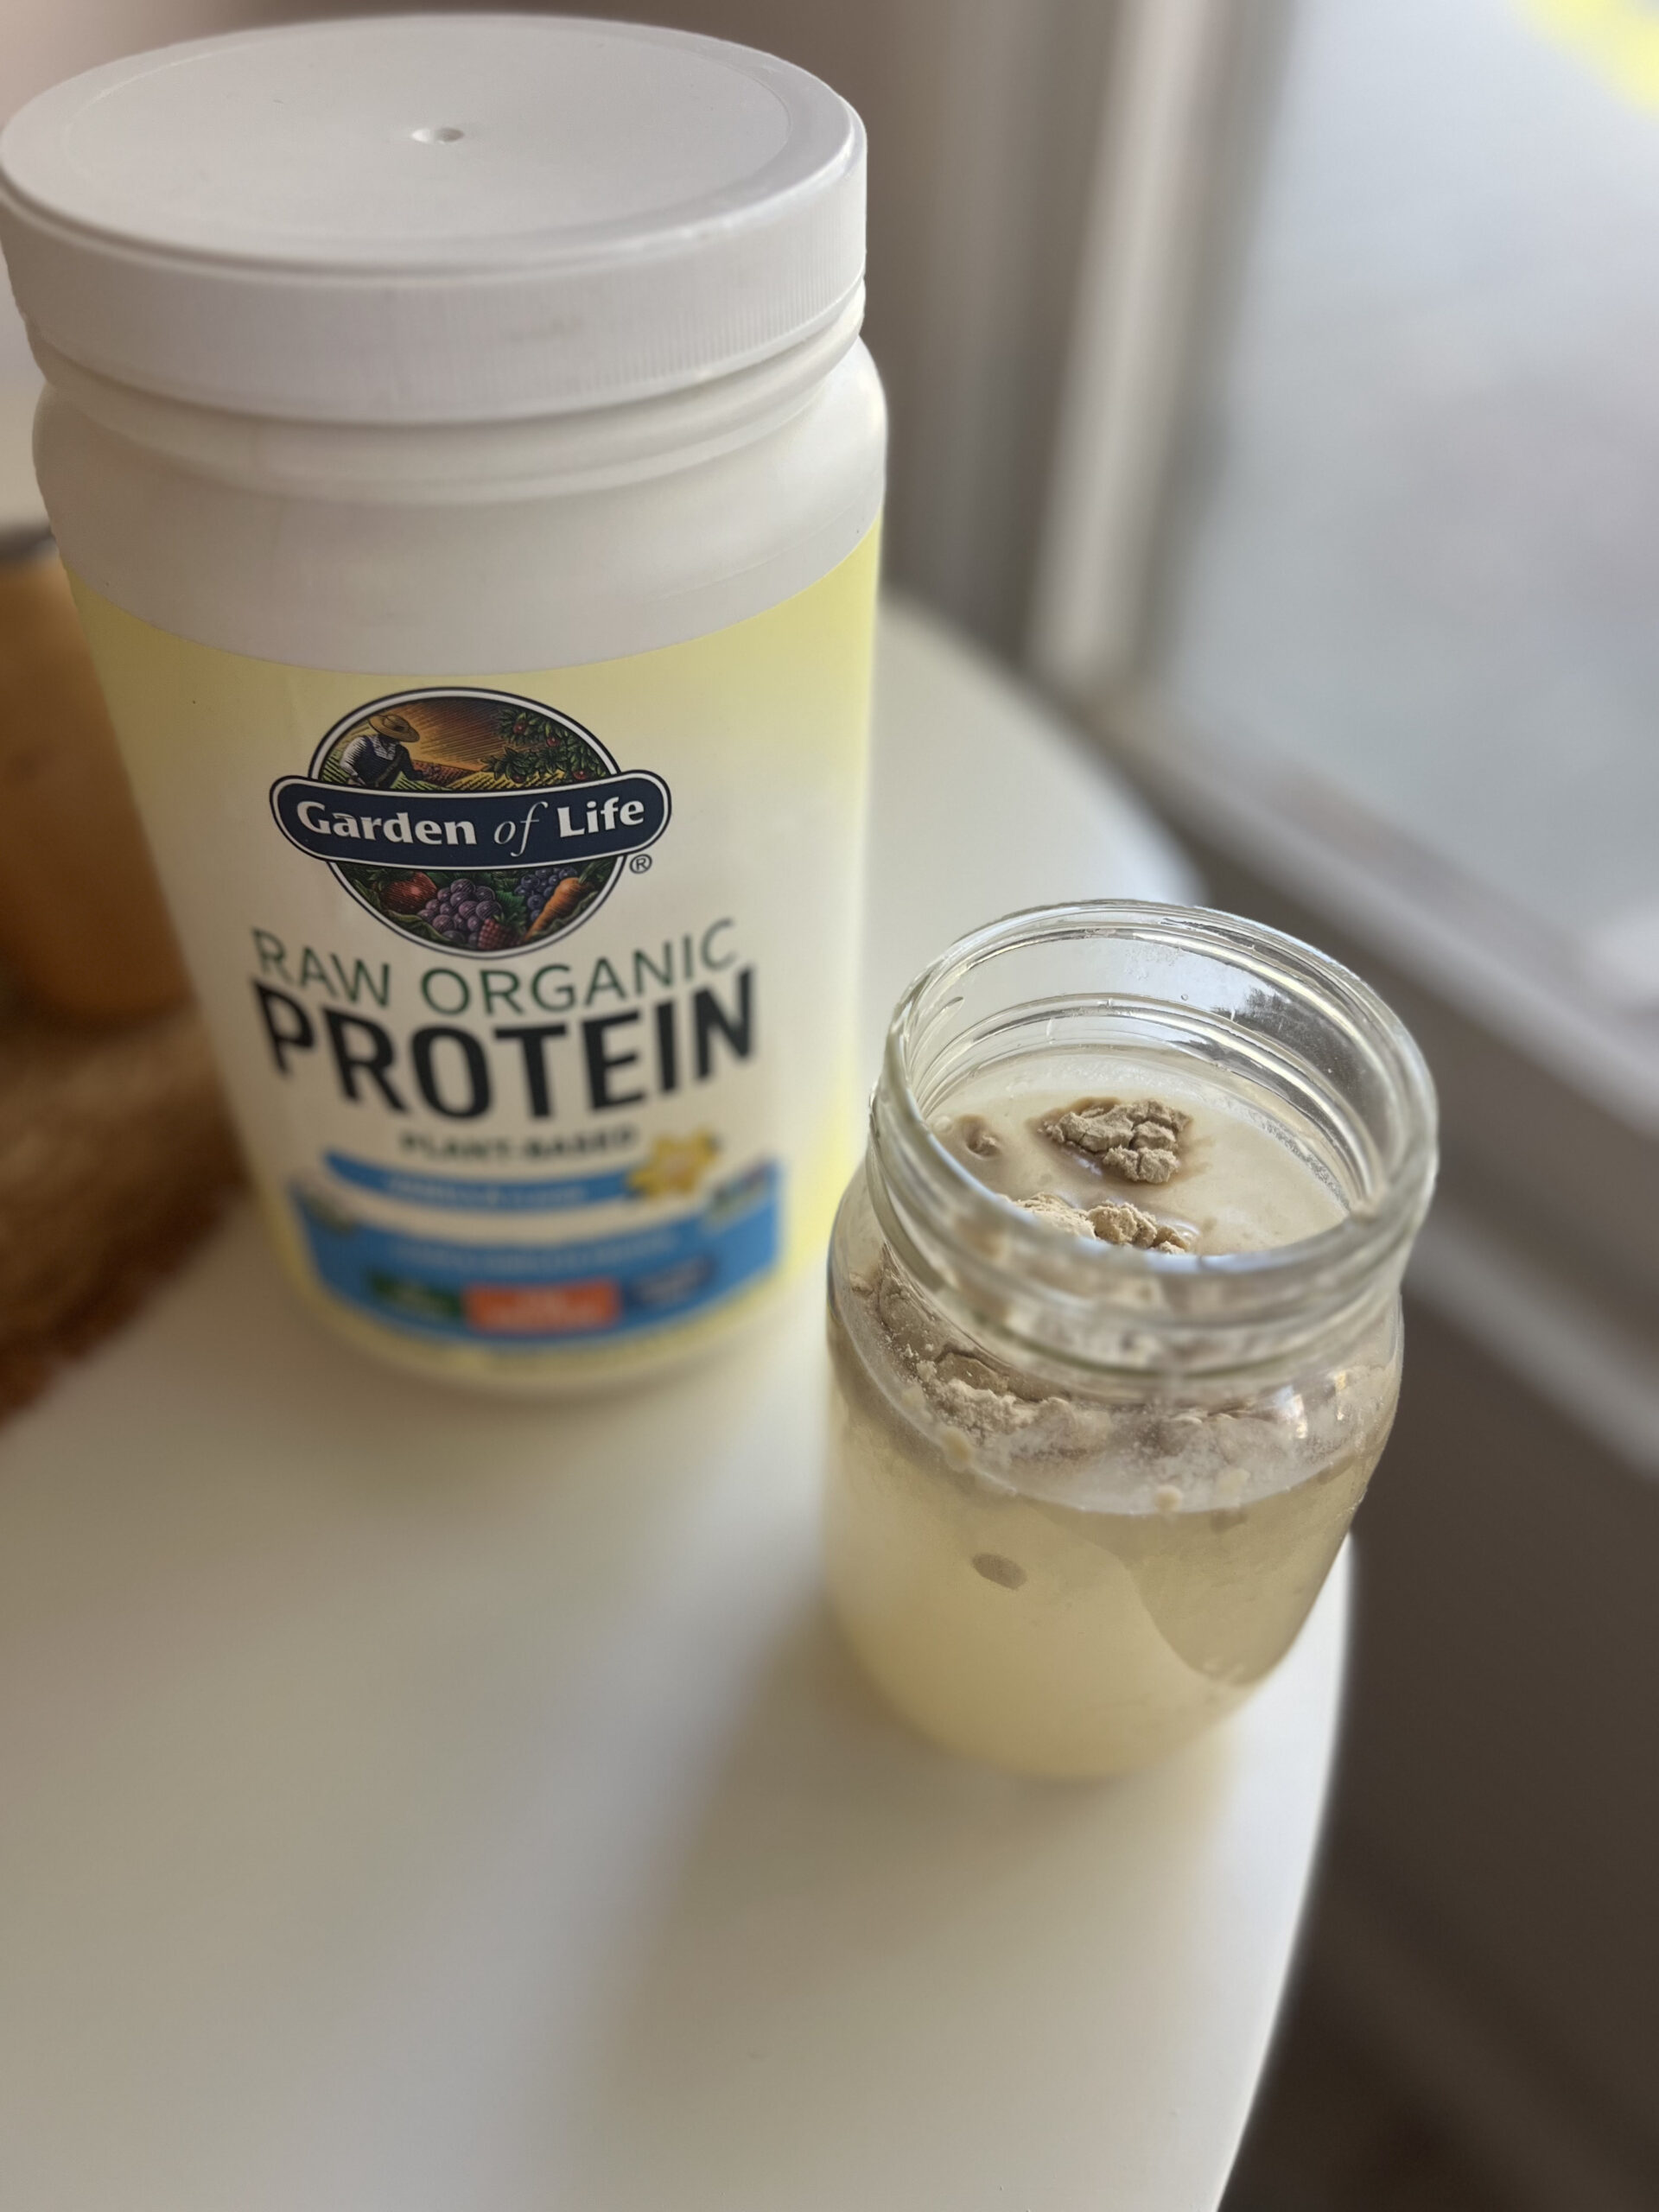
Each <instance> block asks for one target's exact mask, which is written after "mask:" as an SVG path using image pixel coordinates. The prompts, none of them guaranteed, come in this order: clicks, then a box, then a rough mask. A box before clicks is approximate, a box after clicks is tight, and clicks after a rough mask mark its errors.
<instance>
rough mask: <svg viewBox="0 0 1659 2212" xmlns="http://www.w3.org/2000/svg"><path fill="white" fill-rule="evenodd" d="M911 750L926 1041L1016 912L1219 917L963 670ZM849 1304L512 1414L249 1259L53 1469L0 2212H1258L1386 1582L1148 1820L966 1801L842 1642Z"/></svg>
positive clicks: (77, 1392) (31, 1483)
mask: <svg viewBox="0 0 1659 2212" xmlns="http://www.w3.org/2000/svg"><path fill="white" fill-rule="evenodd" d="M880 732H881V741H880V770H879V773H878V803H877V822H878V829H877V838H876V857H875V863H874V902H875V912H876V926H875V930H874V944H875V953H874V958H873V961H872V967H873V969H874V978H873V987H872V988H873V991H874V995H875V997H876V998H877V999H879V1001H880V1002H881V1003H882V1004H884V1005H885V1003H886V1002H887V1001H890V1000H891V999H892V997H893V995H894V994H895V992H896V989H897V988H898V986H899V983H900V982H902V981H903V980H904V979H905V977H906V975H907V974H908V973H909V972H910V971H911V969H913V968H914V967H915V966H917V965H918V964H919V963H920V961H921V960H922V959H923V958H925V957H926V956H927V955H928V954H929V953H931V951H933V950H936V949H938V946H939V945H940V944H942V943H943V942H944V940H945V938H948V937H949V936H950V934H951V933H952V932H954V931H957V929H959V928H960V927H963V926H966V925H970V924H972V923H974V922H976V921H978V920H981V919H983V918H987V917H988V916H989V915H990V914H992V913H994V912H997V911H1000V910H1001V909H1005V908H1007V907H1009V906H1018V905H1023V904H1028V903H1031V902H1032V901H1033V900H1035V899H1039V898H1044V897H1051V896H1065V895H1070V894H1074V893H1090V892H1096V893H1103V892H1108V891H1120V892H1123V893H1132V894H1135V895H1139V896H1143V897H1144V896H1151V897H1159V896H1178V895H1180V894H1181V893H1183V892H1185V890H1186V888H1187V887H1188V886H1187V881H1186V878H1185V873H1184V870H1183V868H1182V867H1181V864H1180V863H1179V861H1178V860H1177V859H1176V858H1175V856H1174V855H1173V854H1172V853H1171V852H1170V851H1169V849H1167V848H1166V846H1165V845H1164V844H1163V843H1162V842H1161V840H1160V837H1159V836H1157V834H1156V833H1155V832H1154V830H1153V829H1151V827H1150V825H1148V824H1147V823H1145V822H1144V821H1143V820H1142V819H1141V817H1139V815H1138V814H1137V813H1136V812H1135V810H1133V808H1132V807H1130V806H1129V805H1128V804H1127V802H1126V801H1124V800H1123V799H1122V798H1119V797H1117V796H1116V794H1114V793H1113V792H1111V791H1109V790H1108V788H1107V787H1106V785H1104V783H1103V780H1102V779H1101V778H1100V776H1099V774H1098V772H1097V771H1095V770H1092V769H1091V768H1090V766H1088V765H1087V764H1086V763H1085V762H1084V760H1083V758H1082V756H1081V755H1074V754H1072V753H1071V752H1070V750H1069V749H1068V747H1066V745H1065V743H1064V742H1062V741H1058V740H1057V739H1056V738H1055V737H1054V736H1053V734H1052V733H1051V732H1050V731H1049V730H1048V729H1047V728H1045V726H1044V725H1043V724H1042V723H1041V721H1039V718H1038V717H1037V716H1036V715H1034V713H1033V710H1032V709H1030V707H1029V706H1028V705H1027V704H1026V703H1025V702H1022V701H1021V700H1020V698H1019V697H1018V696H1016V695H1014V694H1013V693H1011V692H1009V691H1008V690H1006V688H1004V687H1002V686H1001V685H1000V683H997V682H996V681H995V680H994V679H992V678H991V677H989V676H988V674H987V672H986V671H982V669H980V668H979V667H978V666H977V665H976V664H973V663H971V662H969V660H968V659H967V658H966V657H965V656H963V654H962V653H961V652H960V651H959V650H958V649H957V648H954V647H953V646H951V645H950V644H949V642H948V641H946V640H944V639H942V638H940V637H939V636H938V634H937V633H933V632H928V631H927V630H925V629H924V628H923V627H922V626H919V625H918V624H917V623H916V622H915V621H914V620H911V619H906V618H903V617H893V618H890V619H889V622H888V627H887V637H886V642H885V645H884V652H883V660H882V670H881V679H880ZM941 792H944V793H947V794H948V797H949V805H950V812H949V816H948V823H947V826H946V827H945V828H944V829H943V830H941V831H940V832H938V834H936V835H934V836H930V837H928V838H916V837H914V836H907V835H906V833H905V829H904V824H905V823H906V822H912V821H913V814H912V810H913V808H915V807H916V806H918V805H920V804H924V803H925V804H927V805H929V806H930V807H931V808H933V809H935V810H937V808H938V804H939V803H940V794H941ZM1011 792H1013V793H1017V794H1018V796H1019V798H1020V804H1019V805H1018V806H1010V805H1009V804H1008V803H1007V802H1008V798H1009V794H1010V793H1011ZM932 818H934V819H935V820H936V821H937V819H938V817H937V812H936V813H935V815H934V817H932ZM1033 822H1034V823H1039V824H1040V825H1041V831H1040V838H1039V837H1038V836H1034V835H1033V832H1032V830H1031V829H1030V826H1029V825H1030V824H1031V823H1033ZM875 1027H876V1025H875V1023H874V1021H873V1022H872V1024H871V1033H872V1035H873V1034H874V1028H875ZM821 1297H822V1294H821V1292H819V1291H818V1290H817V1287H816V1286H813V1285H808V1286H806V1287H805V1288H804V1290H803V1292H802V1293H801V1294H800V1295H799V1297H798V1299H797V1300H796V1301H795V1303H794V1305H793V1306H792V1308H791V1310H790V1311H789V1312H787V1313H785V1315H784V1316H783V1317H782V1319H780V1320H779V1321H778V1322H777V1323H776V1324H774V1325H772V1327H770V1328H769V1329H768V1330H766V1332H763V1333H758V1334H756V1335H754V1336H753V1337H751V1338H749V1339H748V1340H747V1342H745V1343H743V1344H740V1345H739V1346H737V1347H736V1348H734V1350H732V1351H729V1352H728V1353H726V1354H725V1355H723V1356H722V1357H719V1358H717V1359H715V1360H714V1361H712V1362H711V1363H708V1364H706V1365H704V1366H703V1367H702V1369H700V1370H697V1371H696V1372H694V1373H693V1374H691V1375H690V1376H687V1377H686V1378H684V1379H683V1380H682V1381H679V1382H677V1383H671V1384H664V1385H660V1386H658V1387H657V1388H655V1389H648V1390H643V1391H637V1392H635V1393H634V1394H633V1395H631V1396H629V1397H625V1398H620V1399H616V1400H613V1401H607V1402H594V1403H592V1404H589V1405H584V1406H580V1407H574V1408H562V1409H560V1410H557V1411H549V1410H548V1409H546V1408H524V1407H512V1406H505V1407H504V1406H499V1405H496V1404H493V1403H492V1402H488V1401H486V1400H480V1399H477V1398H473V1397H469V1396H467V1395H462V1394H460V1393H451V1392H447V1391H444V1390H442V1389H437V1388H429V1387H425V1386H422V1385H419V1384H413V1385H411V1384H410V1383H408V1382H406V1381H404V1380H402V1379H399V1378H398V1377H397V1376H393V1375H391V1374H390V1373H382V1372H381V1371H380V1370H378V1369H376V1368H374V1367H373V1366H371V1365H368V1364H365V1363H363V1362H361V1361H360V1360H359V1359H358V1358H357V1357H354V1356H353V1354H351V1353H350V1352H348V1351H346V1350H344V1349H343V1348H340V1347H339V1346H337V1345H336V1344H334V1343H333V1341H332V1340H331V1339H329V1338H327V1337H325V1336H323V1335H322V1334H321V1333H320V1332H318V1331H317V1330H316V1329H315V1327H314V1326H313V1325H311V1323H310V1322H309V1321H308V1319H306V1318H305V1317H304V1316H303V1315H302V1313H299V1312H298V1311H297V1310H296V1307H295V1306H294V1305H293V1303H292V1302H291V1300H289V1297H288V1295H287V1294H286V1293H285V1292H284V1290H283V1287H282V1286H281V1284H280V1283H279V1282H278V1281H277V1277H276V1274H275V1273H274V1270H273V1268H272V1265H271V1262H270V1260H269V1258H268V1257H267V1255H266V1254H265V1251H264V1247H263V1245H262V1244H261V1243H260V1242H259V1238H258V1236H257V1231H256V1230H255V1227H254V1225H253V1223H252V1221H251V1218H250V1217H248V1216H247V1215H246V1214H245V1213H239V1214H238V1216H237V1217H236V1218H235V1219H233V1220H232V1223H231V1224H229V1226H228V1227H227V1229H226V1230H225V1231H224V1232H223V1233H221V1234H220V1235H219V1236H217V1237H216V1238H214V1239H213V1242H212V1243H210V1245H209V1246H208V1247H207V1249H206V1250H205V1251H204V1252H203V1253H202V1254H201V1255H200V1257H199V1258H198V1259H197V1260H196V1262H194V1264H193V1265H192V1266H191V1267H190V1268H188V1270H187V1271H186V1272H185V1273H184V1274H183V1275H182V1276H181V1278H180V1279H179V1280H178V1281H176V1282H175V1283H174V1284H173V1285H172V1286H171V1287H169V1288H168V1290H167V1291H166V1292H165V1293H164V1294H162V1295H161V1296H160V1297H158V1298H157V1299H156V1300H155V1301H154V1303H153V1304H152V1305H151V1306H150V1307H149V1309H148V1310H147V1311H146V1312H145V1313H143V1316H142V1317H141V1318H140V1319H138V1320H137V1322H136V1323H135V1324H134V1325H132V1326H130V1328H129V1329H127V1330H126V1331H125V1332H124V1333H123V1334H122V1335H121V1336H120V1337H118V1338H117V1339H116V1340H114V1341H113V1342H112V1343H111V1344H109V1345H107V1346H106V1347H105V1349H104V1350H103V1351H100V1352H99V1354H97V1355H96V1356H95V1357H92V1358H90V1359H88V1360H86V1362H84V1363H82V1364H81V1365H80V1366H79V1367H78V1368H77V1369H76V1370H74V1371H73V1374H72V1375H70V1376H68V1377H67V1379H66V1380H65V1381H63V1382H62V1383H60V1385H59V1387H58V1388H57V1389H56V1390H55V1391H54V1393H53V1394H52V1395H50V1396H49V1397H48V1399H47V1400H46V1401H45V1402H42V1403H41V1405H39V1406H38V1407H37V1408H35V1409H34V1410H32V1411H31V1412H29V1413H28V1414H24V1415H22V1416H21V1417H20V1418H19V1419H18V1420H17V1421H15V1422H14V1423H13V1424H12V1425H11V1426H10V1427H9V1428H8V1429H7V1430H6V1431H5V1432H4V1434H3V1438H0V1775H3V1777H4V1786H3V1793H0V1956H3V1966H0V2202H3V2203H4V2204H5V2205H7V2206H9V2207H10V2206H13V2205H15V2206H16V2207H18V2208H19V2212H25V2208H28V2212H33V2208H36V2207H39V2208H41V2212H45V2208H48V2207H50V2208H51V2212H567V2209H568V2212H1085V2208H1086V2212H1205V2208H1209V2207H1211V2206H1213V2204H1214V2203H1215V2201H1216V2199H1217V2196H1218V2195H1219V2193H1220V2190H1221V2188H1222V2185H1223V2183H1224V2178H1225V2175H1226V2171H1227V2167H1228V2165H1229V2163H1230V2159H1231V2157H1232V2153H1233V2151H1234V2148H1235V2146H1236V2141H1237V2138H1238V2134H1239V2132H1240V2129H1241V2127H1242V2126H1243V2120H1244V2115H1245V2113H1246V2110H1247V2108H1248V2105H1249V2099H1250V2095H1251V2094H1252V2091H1253V2088H1254V2087H1255V2079H1256V2075H1257V2074H1258V2071H1259V2069H1260V2066H1261V2063H1262V2054H1263V2050H1264V2048H1265V2045H1266V2041H1267V2037H1268V2030H1269V2025H1270V2022H1271V2018H1272V2015H1273V2011H1274V2005H1275V2003H1276V2000H1277V1998H1278V1994H1279V1991H1280V1988H1281V1984H1282V1981H1283V1978H1284V1974H1285V1972H1286V1967H1287V1960H1288V1956H1289V1952H1290V1948H1291V1944H1292V1941H1293V1937H1294V1928H1295V1923H1296V1917H1297V1913H1298V1909H1299V1906H1300V1899H1301V1896H1302V1892H1303V1889H1304V1886H1305V1885H1306V1878H1307V1873H1308V1867H1309V1862H1310V1859H1311V1855H1312V1852H1313V1844H1314V1840H1315V1835H1316V1832H1317V1828H1318V1825H1319V1808H1320V1801H1321V1796H1322V1794H1323V1789H1324V1785H1325V1777H1326V1771H1327V1768H1328V1765H1329V1761H1330V1756H1331V1751H1332V1740H1333V1732H1334V1728H1335V1721H1336V1705H1337V1696H1338V1681H1339V1675H1340V1671H1341V1650H1342V1643H1343V1624H1344V1572H1343V1570H1342V1569H1341V1568H1339V1569H1338V1573H1337V1575H1336V1576H1335V1577H1333V1579H1332V1585H1331V1586H1330V1587H1329V1589H1328V1590H1327V1592H1326V1593H1325V1598H1324V1599H1322V1600H1321V1603H1320V1605H1319V1609H1318V1611H1316V1613H1315V1615H1314V1618H1313V1622H1312V1623H1311V1624H1310V1625H1309V1628H1308V1629H1307V1630H1306V1633H1305V1634H1304V1636H1303V1637H1302V1639H1301V1641H1300V1644H1299V1645H1298V1647H1297V1648H1296V1649H1295V1650H1294V1653H1293V1654H1292V1656H1290V1658H1289V1659H1288V1660H1287V1662H1285V1664H1284V1665H1283V1667H1282V1668H1281V1669H1280V1670H1279V1672H1278V1674H1277V1675H1275V1676H1274V1678H1273V1679H1272V1680H1271V1681H1269V1682H1268V1684H1267V1686H1266V1687H1265V1688H1263V1690H1262V1692H1261V1694H1259V1695H1258V1696H1257V1697H1256V1698H1255V1700H1254V1701H1253V1702H1252V1703H1251V1704H1249V1706H1248V1707H1246V1708H1245V1709H1244V1710H1243V1712H1242V1713H1240V1714H1239V1715H1237V1716H1236V1718H1235V1719H1233V1720H1232V1721H1230V1723H1228V1724H1226V1725H1225V1726H1224V1727H1223V1728H1221V1729H1220V1730H1219V1731H1218V1732H1216V1733H1215V1734H1214V1735H1212V1736H1211V1738H1208V1739H1206V1740H1205V1741H1204V1742H1202V1743H1200V1744H1198V1745H1195V1746H1193V1747H1192V1749H1191V1750H1190V1751H1186V1752H1185V1753H1183V1754H1182V1755H1180V1756H1179V1758H1176V1759H1174V1760H1173V1761H1172V1762H1171V1763H1169V1764H1166V1766H1164V1767H1162V1768H1160V1769H1159V1770H1154V1771H1153V1772H1151V1773H1148V1774H1145V1775H1142V1776H1139V1777H1135V1778H1133V1779H1130V1780H1128V1781H1125V1782H1121V1783H1115V1784H1111V1785H1103V1786H1091V1787H1079V1786H1074V1785H1064V1786H1062V1785H1038V1784H1032V1783H1017V1782H1014V1781H1011V1780H1008V1779H1006V1778H1004V1777H1000V1776H997V1775H995V1774H992V1773H990V1772H988V1771H984V1770H979V1769H976V1768H973V1767H969V1766H967V1765H963V1764H957V1763H954V1762H952V1761H950V1760H949V1759H947V1758H944V1757H943V1756H940V1755H938V1754H936V1753H934V1752H933V1751H930V1750H929V1749H927V1748H926V1747H925V1746H924V1745H921V1744H919V1743H918V1742H917V1741H916V1740H914V1739H913V1738H912V1737H910V1736H909V1735H908V1734H907V1733H906V1732H905V1731H904V1730H903V1729H902V1728H901V1727H899V1726H898V1725H897V1724H896V1723H894V1722H893V1721H892V1720H890V1719H887V1716H886V1715H885V1714H884V1713H883V1712H882V1710H881V1709H880V1707H878V1706H877V1705H876V1703H875V1702H874V1700H873V1698H872V1697H871V1696H870V1695H869V1694H868V1693H867V1692H866V1690H865V1689H864V1688H863V1687H862V1684H861V1681H860V1680H859V1678H858V1677H857V1675H855V1672H854V1670H853V1668H852V1666H851V1664H850V1662H849V1661H848V1660H847V1659H846V1658H845V1657H844V1656H843V1655H842V1651H841V1649H840V1648H839V1646H838V1644H837V1643H836V1639H835V1637H834V1635H833V1633H832V1631H831V1630H830V1629H829V1626H828V1624H827V1623H826V1621H825V1619H824V1617H823V1609H822V1606H821V1604H820V1601H819V1597H818V1592H817V1566H816V1545H815V1531H814V1519H815V1491H816V1488H817V1453H818V1433H819V1399H820V1393H821V1389H822V1383H823V1363H822V1354H821V1349H820V1325H821V1312H820V1307H821Z"/></svg>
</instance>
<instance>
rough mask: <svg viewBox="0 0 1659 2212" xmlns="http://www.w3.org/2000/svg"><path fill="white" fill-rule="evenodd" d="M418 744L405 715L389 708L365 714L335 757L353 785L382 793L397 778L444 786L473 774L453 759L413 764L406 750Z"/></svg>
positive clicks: (415, 762)
mask: <svg viewBox="0 0 1659 2212" xmlns="http://www.w3.org/2000/svg"><path fill="white" fill-rule="evenodd" d="M420 741H421V733H420V731H419V730H417V729H416V727H415V725H414V723H413V722H412V721H410V719H409V716H408V715H404V714H399V713H398V711H397V709H396V708H395V707H393V708H391V709H387V710H385V712H383V713H381V714H378V715H368V716H367V717H366V718H365V720H364V721H361V722H359V724H358V726H357V728H355V729H353V730H349V731H348V732H347V733H346V738H345V741H344V742H343V743H342V744H341V746H340V752H339V754H338V756H337V757H338V759H339V762H340V767H341V769H342V770H343V771H344V772H345V774H346V776H348V777H349V778H350V779H351V780H352V781H353V783H357V784H364V785H367V787H368V788H369V789H370V790H371V791H384V790H385V788H386V786H387V785H389V784H391V782H392V781H393V779H395V778H397V777H398V776H402V777H403V778H404V779H405V781H407V782H409V783H411V784H427V785H439V786H446V785H451V784H458V783H461V781H462V780H463V779H465V778H466V777H467V776H469V775H471V774H472V773H473V771H472V770H471V769H470V768H465V767H462V766H460V765H459V764H458V763H457V762H455V761H453V760H421V761H419V762H417V761H416V760H415V758H414V756H413V754H412V753H410V746H411V745H418V744H419V743H420Z"/></svg>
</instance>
